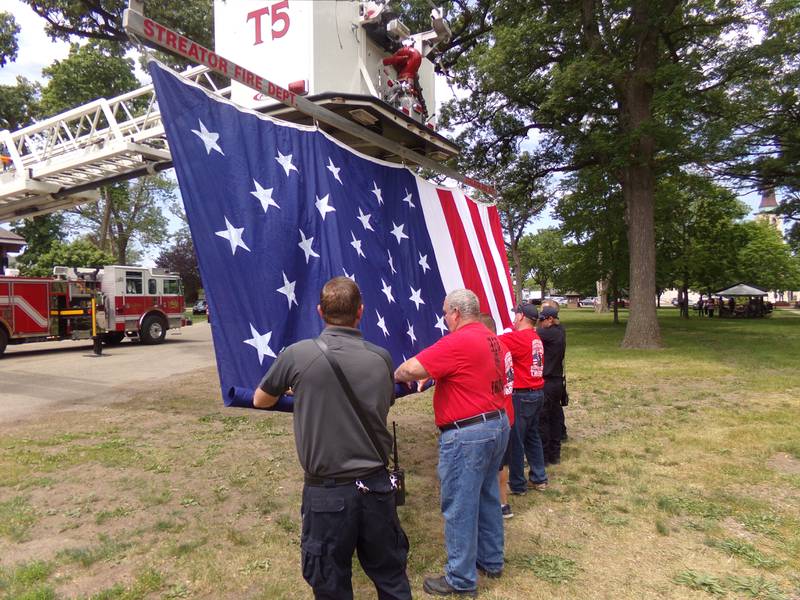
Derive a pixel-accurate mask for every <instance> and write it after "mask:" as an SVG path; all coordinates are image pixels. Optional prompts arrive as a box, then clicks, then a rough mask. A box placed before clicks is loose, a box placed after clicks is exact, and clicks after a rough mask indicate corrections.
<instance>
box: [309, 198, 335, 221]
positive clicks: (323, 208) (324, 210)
mask: <svg viewBox="0 0 800 600" xmlns="http://www.w3.org/2000/svg"><path fill="white" fill-rule="evenodd" d="M330 199H331V195H330V194H325V195H324V196H323V197H322V198H320V197H317V200H316V202H314V206H316V207H317V210H318V211H319V214H320V216H321V217H322V220H323V221H324V220H325V215H327V214H328V213H329V212H334V211H335V210H336V209H335V208H333V207H332V206H330V205H329V204H328V202H329V201H330Z"/></svg>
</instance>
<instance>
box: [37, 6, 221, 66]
mask: <svg viewBox="0 0 800 600" xmlns="http://www.w3.org/2000/svg"><path fill="white" fill-rule="evenodd" d="M23 1H24V2H25V3H26V4H27V5H28V6H30V7H31V8H32V9H33V11H34V12H35V13H36V14H37V15H39V16H40V17H42V18H43V19H44V20H45V21H46V22H47V25H46V26H45V31H46V32H47V34H48V35H49V36H50V37H51V38H53V39H61V40H65V41H71V40H72V38H73V36H75V37H80V38H86V39H89V40H96V41H104V42H108V43H110V44H112V45H113V46H114V47H116V48H117V49H118V50H119V52H118V53H119V54H120V55H121V54H124V51H125V50H129V49H130V48H132V47H133V43H132V42H131V40H130V39H129V38H128V35H127V34H126V33H125V30H124V29H123V28H122V12H123V10H124V9H125V8H126V7H127V5H128V2H127V0H81V1H80V2H75V1H74V0H23ZM146 7H147V16H148V17H150V18H151V19H154V20H156V21H159V22H160V23H163V24H164V25H166V26H167V27H169V28H171V29H175V30H176V31H179V32H180V33H183V34H184V35H186V36H188V37H190V38H192V39H193V40H195V41H196V42H198V43H200V44H202V45H204V46H206V47H212V45H213V39H214V38H213V32H214V25H213V22H212V20H213V14H214V7H213V2H212V0H193V1H192V2H183V1H182V0H164V1H162V2H146ZM159 58H165V59H166V60H165V61H164V62H167V63H168V64H176V65H177V64H186V61H184V60H182V59H178V58H176V57H174V56H171V55H161V54H160V53H159Z"/></svg>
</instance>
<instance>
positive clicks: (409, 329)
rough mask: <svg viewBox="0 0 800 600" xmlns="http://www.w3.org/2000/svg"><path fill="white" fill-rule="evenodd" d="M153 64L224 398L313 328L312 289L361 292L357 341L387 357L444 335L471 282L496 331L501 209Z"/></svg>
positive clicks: (500, 298) (501, 294)
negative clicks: (455, 302)
mask: <svg viewBox="0 0 800 600" xmlns="http://www.w3.org/2000/svg"><path fill="white" fill-rule="evenodd" d="M150 71H151V74H152V77H153V83H154V85H155V88H156V95H157V98H158V105H159V108H160V110H161V115H162V119H163V122H164V128H165V130H166V133H167V139H168V141H169V146H170V151H171V153H172V158H173V161H174V164H175V171H176V173H177V176H178V182H179V184H180V190H181V194H182V196H183V202H184V206H185V208H186V215H187V217H188V221H189V227H190V229H191V233H192V238H193V240H194V247H195V250H196V252H197V258H198V262H199V267H200V273H201V276H202V279H203V285H204V288H205V292H206V297H207V300H208V303H209V307H210V314H211V322H212V326H211V327H212V335H213V340H214V351H215V353H216V358H217V367H218V370H219V378H220V384H221V387H222V391H223V398H225V399H226V403H230V401H231V400H230V398H229V397H228V393H227V392H228V390H229V389H231V388H232V387H235V386H239V387H244V388H250V389H252V388H254V387H255V386H256V385H257V384H258V382H259V381H260V379H261V377H262V376H263V374H264V373H265V372H266V371H267V369H268V368H269V366H270V365H271V364H272V362H273V361H274V359H275V358H276V356H277V354H278V353H280V351H281V350H282V349H283V348H285V347H286V346H288V345H290V344H292V343H294V342H296V341H298V340H301V339H304V338H310V337H313V336H316V335H318V334H319V332H320V331H321V330H322V322H321V321H320V318H319V316H318V315H317V312H316V307H317V304H318V303H319V292H320V289H321V287H322V285H323V284H324V283H325V282H326V281H327V280H328V279H330V278H331V277H335V276H337V275H344V276H347V277H350V278H351V279H353V280H354V281H355V282H356V283H357V284H358V286H359V287H360V288H361V293H362V295H363V300H364V315H363V318H362V320H361V325H360V328H361V330H362V332H363V333H364V337H365V338H366V339H368V340H370V341H371V342H373V343H375V344H377V345H379V346H383V347H384V348H386V349H387V350H389V352H390V353H391V355H392V358H393V359H394V362H395V364H399V363H400V362H402V361H403V360H405V359H406V358H409V357H411V356H414V355H415V354H417V352H419V351H420V350H422V349H423V348H425V347H427V346H429V345H431V344H432V343H434V342H435V341H436V340H438V339H439V338H440V337H441V336H443V335H445V334H446V333H447V327H446V326H445V323H444V316H443V315H442V301H443V300H444V297H445V294H446V293H447V292H449V291H451V290H454V289H457V288H463V287H466V288H469V289H471V290H472V291H474V292H475V293H476V294H477V295H478V297H479V298H480V301H481V308H482V310H483V311H485V312H488V313H490V314H492V315H493V316H494V318H495V321H496V322H497V323H498V327H499V328H500V329H502V328H505V327H508V326H510V325H511V314H512V313H511V311H512V309H513V291H512V285H511V279H510V277H509V273H508V264H507V261H506V255H505V250H504V244H503V236H502V231H501V227H500V220H499V217H498V214H497V209H496V208H494V207H491V206H486V205H482V204H477V203H475V202H473V201H471V200H470V199H469V198H467V197H466V196H465V195H464V194H463V193H462V192H461V191H459V190H457V189H452V188H445V187H439V186H436V185H433V184H432V183H430V182H428V181H426V180H424V179H421V178H419V177H417V176H415V175H414V174H413V173H411V172H410V171H409V170H408V169H406V168H404V167H402V166H399V165H396V164H392V163H387V162H383V161H380V160H376V159H373V158H369V157H366V156H363V155H361V154H359V153H358V152H356V151H354V150H352V149H350V148H348V147H346V146H344V145H342V144H341V143H339V142H337V141H336V140H334V139H332V138H331V137H329V136H328V135H326V134H325V133H324V132H322V131H319V130H318V129H317V128H315V127H307V126H299V125H292V124H288V123H285V122H280V121H277V120H275V119H271V118H269V117H266V116H264V115H261V114H258V113H256V112H253V111H250V110H246V109H242V108H240V107H237V106H236V105H234V104H232V103H230V102H228V101H225V100H222V99H220V98H218V97H214V96H212V95H210V94H208V93H207V92H206V91H205V90H203V89H202V88H200V87H199V86H196V85H195V84H193V83H191V82H189V81H187V80H185V79H183V78H181V77H179V76H177V75H175V74H174V73H172V72H171V71H169V70H166V69H164V68H162V67H160V66H158V65H157V64H155V63H151V66H150Z"/></svg>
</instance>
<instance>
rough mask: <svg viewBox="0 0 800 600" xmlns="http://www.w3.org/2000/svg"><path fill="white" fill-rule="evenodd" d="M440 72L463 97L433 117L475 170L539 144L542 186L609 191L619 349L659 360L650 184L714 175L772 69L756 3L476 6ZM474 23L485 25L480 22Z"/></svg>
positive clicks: (458, 12) (462, 11) (481, 1)
mask: <svg viewBox="0 0 800 600" xmlns="http://www.w3.org/2000/svg"><path fill="white" fill-rule="evenodd" d="M456 4H457V6H454V9H455V16H454V22H455V23H456V27H459V28H460V27H462V26H463V27H465V28H466V30H467V32H468V33H466V34H462V35H461V36H460V37H459V38H458V39H456V40H455V42H454V45H453V46H452V47H451V48H450V49H448V50H447V51H446V52H445V53H444V55H443V56H442V59H441V62H440V65H441V68H442V69H443V70H445V71H448V72H449V73H450V74H451V76H452V77H453V79H454V81H455V82H456V83H457V84H459V85H460V86H461V87H463V88H465V89H467V90H469V91H470V92H471V94H470V95H469V97H467V98H464V99H461V100H458V101H455V102H453V103H452V105H451V106H450V107H449V108H448V109H447V110H446V111H445V112H444V116H445V117H446V122H447V123H448V124H450V125H453V126H460V127H462V128H463V132H462V134H461V135H460V140H461V142H462V143H463V144H466V145H467V146H469V147H470V148H472V149H473V158H474V161H475V164H476V166H477V168H479V169H480V168H482V167H484V166H485V165H486V164H489V163H492V162H494V163H503V162H505V161H508V160H509V157H510V156H513V155H514V154H515V153H516V152H517V151H518V149H519V148H520V145H521V144H523V143H527V144H530V143H531V140H530V134H531V133H533V132H535V133H536V134H537V135H538V136H539V140H538V146H537V148H536V150H535V155H536V157H537V160H538V161H539V163H540V164H541V169H540V174H542V175H544V174H547V173H553V172H559V171H561V172H565V171H577V170H581V169H585V168H588V167H592V168H596V169H600V170H602V171H603V172H604V173H606V174H607V176H608V177H610V178H612V179H613V180H614V181H615V182H617V183H618V185H619V189H620V191H621V194H622V198H623V200H624V206H625V222H626V225H627V229H626V231H627V238H628V248H629V256H630V267H629V281H630V300H631V315H630V318H629V320H628V323H627V328H626V333H625V338H624V341H623V345H625V346H629V347H656V346H658V345H660V333H659V330H658V322H657V320H656V314H655V305H654V302H653V294H654V290H655V288H656V257H655V253H656V250H655V248H656V246H655V242H656V240H655V196H656V183H657V181H658V180H659V179H660V178H661V177H662V176H663V175H664V173H668V172H671V171H674V170H675V169H676V168H678V167H681V166H708V165H718V164H723V163H725V162H726V161H731V160H732V159H733V158H735V157H737V156H739V155H740V154H741V153H742V152H743V151H744V150H743V148H742V146H741V145H739V144H735V143H734V141H736V139H737V134H738V133H739V131H740V129H741V126H743V123H742V122H741V118H742V117H743V116H745V115H743V111H742V102H744V101H746V107H747V109H748V111H750V110H756V109H760V108H762V107H763V104H761V103H759V101H760V100H762V98H760V97H758V96H756V95H753V94H749V93H745V92H747V91H749V90H751V89H752V87H753V86H757V85H765V84H766V83H767V81H768V72H769V70H770V68H771V66H772V64H773V63H774V62H776V61H780V60H781V59H780V57H778V56H776V55H775V54H769V53H767V52H766V50H765V49H764V48H763V47H762V45H760V44H759V42H758V41H757V40H756V39H754V38H753V35H752V31H751V28H752V27H753V26H754V25H755V26H759V25H762V26H765V25H764V24H765V23H766V22H767V19H768V16H769V15H768V14H767V13H766V12H765V11H764V8H763V6H762V3H760V2H758V1H756V0H717V1H715V2H706V1H703V0H663V1H658V2H652V1H650V0H631V1H630V2H614V1H612V0H581V1H578V0H559V1H557V2H556V1H543V0H514V1H511V0H508V1H502V0H501V1H490V0H477V1H475V2H469V3H462V2H458V3H456ZM479 16H482V18H478V17H479Z"/></svg>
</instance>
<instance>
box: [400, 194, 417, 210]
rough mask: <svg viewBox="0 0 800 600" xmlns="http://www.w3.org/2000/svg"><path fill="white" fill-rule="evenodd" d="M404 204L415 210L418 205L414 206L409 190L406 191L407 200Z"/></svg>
mask: <svg viewBox="0 0 800 600" xmlns="http://www.w3.org/2000/svg"><path fill="white" fill-rule="evenodd" d="M403 202H405V203H406V204H408V206H409V208H414V207H416V204H414V203H413V202H412V201H411V193H410V192H409V191H408V190H406V197H405V198H403Z"/></svg>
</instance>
